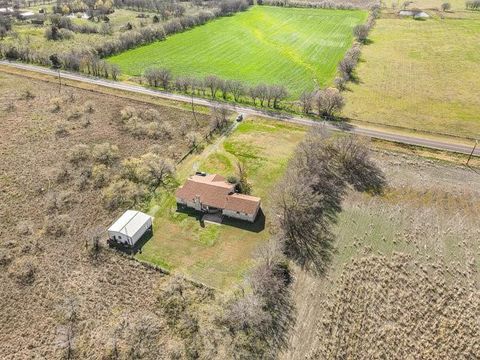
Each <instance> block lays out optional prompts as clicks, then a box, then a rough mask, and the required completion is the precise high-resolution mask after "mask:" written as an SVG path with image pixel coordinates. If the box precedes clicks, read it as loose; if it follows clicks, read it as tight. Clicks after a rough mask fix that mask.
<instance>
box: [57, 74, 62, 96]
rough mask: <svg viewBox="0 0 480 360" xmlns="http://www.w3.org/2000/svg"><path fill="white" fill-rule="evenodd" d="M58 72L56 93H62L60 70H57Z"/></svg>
mask: <svg viewBox="0 0 480 360" xmlns="http://www.w3.org/2000/svg"><path fill="white" fill-rule="evenodd" d="M57 71H58V93H59V94H60V93H61V92H62V77H61V76H60V68H58V69H57Z"/></svg>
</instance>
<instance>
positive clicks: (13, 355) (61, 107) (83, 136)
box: [0, 73, 209, 359]
mask: <svg viewBox="0 0 480 360" xmlns="http://www.w3.org/2000/svg"><path fill="white" fill-rule="evenodd" d="M0 92H1V93H2V96H1V97H0V109H2V111H0V157H1V161H0V237H1V239H2V240H1V241H0V283H1V284H2V285H1V291H0V303H1V304H2V305H1V309H2V310H1V321H0V339H1V342H2V345H1V346H0V358H2V359H26V358H34V357H36V358H47V359H57V358H61V357H62V356H63V355H64V354H65V352H66V351H67V348H68V344H69V340H68V339H69V338H70V337H72V336H73V342H72V344H73V350H74V351H73V354H74V357H75V358H82V359H84V358H92V359H96V358H102V357H105V356H107V355H108V354H109V353H111V351H113V350H112V349H113V347H114V345H113V344H117V345H118V349H119V354H120V358H127V357H128V356H129V355H128V354H130V353H131V352H132V351H134V352H137V353H138V354H141V355H142V356H143V358H151V359H157V358H170V357H171V356H174V355H178V356H180V357H185V351H186V350H185V346H184V342H185V340H184V339H183V338H182V337H181V336H179V335H178V334H174V333H171V332H170V331H169V330H168V329H166V328H165V323H166V321H165V315H164V314H163V313H162V312H161V310H160V309H159V307H158V295H159V291H160V290H159V289H160V287H161V286H163V284H164V283H165V277H164V276H163V275H162V274H160V273H158V272H157V271H155V270H153V269H150V268H147V267H145V266H143V265H141V264H139V263H137V262H135V261H133V260H130V259H128V258H125V257H123V256H119V255H118V254H115V253H113V252H111V251H108V250H106V249H105V248H104V247H102V249H101V250H100V253H99V254H98V256H96V257H95V259H94V260H93V258H92V257H91V256H90V255H89V250H88V249H87V248H86V241H87V237H86V235H85V230H89V229H93V228H96V227H98V226H101V227H103V228H105V227H106V226H107V225H108V224H109V223H111V222H112V221H113V220H114V219H115V218H116V217H117V216H118V214H119V213H120V212H121V211H122V210H123V209H119V210H117V211H115V212H109V211H108V210H106V209H105V207H104V206H103V203H102V199H101V196H100V194H101V190H100V189H97V188H96V187H95V186H93V185H91V184H86V185H87V186H85V184H83V186H82V184H81V179H82V177H83V176H86V175H85V174H83V170H85V169H83V170H82V166H83V165H82V162H81V161H80V163H79V165H75V164H71V163H70V161H69V155H70V149H72V148H73V147H74V146H75V145H78V144H80V143H84V144H86V145H88V147H89V148H92V147H94V146H95V145H96V144H101V143H105V142H108V143H110V144H112V145H114V146H117V147H118V156H119V161H120V160H121V159H125V158H127V157H131V156H135V157H137V156H141V155H142V154H144V153H146V152H148V151H149V149H150V148H151V147H154V148H155V151H157V152H162V153H163V154H164V156H166V157H167V156H168V157H172V158H174V159H178V158H179V157H180V156H181V155H183V153H184V152H186V151H187V144H186V142H185V140H184V138H183V137H182V136H181V135H180V134H174V135H173V136H172V137H171V138H170V139H164V140H162V141H159V140H152V139H148V138H138V137H133V136H132V135H131V134H129V133H127V132H125V131H123V130H122V129H121V127H120V126H118V124H117V123H116V121H115V120H116V118H117V117H119V116H120V110H121V109H123V108H124V107H125V106H127V105H129V106H133V107H135V108H137V109H139V110H140V111H145V110H147V109H150V108H153V109H155V110H157V111H158V114H159V121H164V122H167V121H168V122H169V123H170V124H171V126H172V128H173V129H177V128H178V127H179V126H185V124H186V126H188V127H189V128H190V129H191V130H195V131H199V132H202V133H204V132H205V131H206V129H207V127H208V122H209V117H208V116H206V115H202V114H197V118H198V119H199V120H200V123H199V124H198V125H195V123H194V122H193V119H192V117H191V114H190V113H189V112H188V111H182V110H181V109H174V108H169V107H165V106H155V105H152V104H146V103H143V102H141V101H135V100H128V99H125V98H121V97H115V96H110V95H106V94H102V93H96V92H92V91H87V90H81V89H76V88H71V87H63V89H62V94H60V95H59V94H58V88H57V86H56V85H55V84H52V83H48V82H43V81H40V80H34V79H27V78H24V77H19V76H15V75H9V74H5V73H0ZM27 92H28V93H30V94H33V95H34V96H28V97H27V96H25V94H26V93H27ZM51 99H56V100H55V101H54V103H55V104H54V105H55V106H54V110H55V111H53V112H52V105H51V104H52V101H51ZM12 103H14V104H15V106H14V107H11V106H10V104H12ZM57 105H58V106H57ZM87 105H88V106H87ZM4 108H9V109H10V111H3V109H4ZM92 108H93V110H91V109H92ZM72 114H75V115H74V116H72ZM67 118H68V119H67ZM59 125H62V126H63V127H64V128H65V131H64V132H62V135H61V136H59V132H58V131H57V129H58V126H59ZM196 291H197V290H196V289H195V288H194V287H191V286H187V287H186V290H185V296H186V297H188V296H189V294H195V293H196ZM66 303H68V304H70V305H68V306H66V305H65V304H66ZM72 304H74V305H72ZM67 310H68V311H67ZM66 312H68V314H70V315H68V314H67V315H68V316H67V315H66ZM72 312H74V316H73V315H72ZM139 339H141V340H139ZM137 342H140V343H137ZM132 349H135V350H132Z"/></svg>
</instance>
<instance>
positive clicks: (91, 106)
mask: <svg viewBox="0 0 480 360" xmlns="http://www.w3.org/2000/svg"><path fill="white" fill-rule="evenodd" d="M84 109H85V112H86V113H88V114H93V113H94V112H95V104H94V103H93V102H92V101H86V102H85V105H84Z"/></svg>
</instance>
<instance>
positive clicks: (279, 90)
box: [270, 85, 288, 109]
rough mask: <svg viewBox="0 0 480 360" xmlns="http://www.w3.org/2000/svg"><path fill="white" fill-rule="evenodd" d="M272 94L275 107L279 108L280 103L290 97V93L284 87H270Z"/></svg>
mask: <svg viewBox="0 0 480 360" xmlns="http://www.w3.org/2000/svg"><path fill="white" fill-rule="evenodd" d="M270 94H271V97H272V100H273V107H274V108H275V109H277V108H278V105H279V103H280V101H282V100H284V99H286V98H287V97H288V91H287V89H286V88H285V86H283V85H273V86H271V87H270Z"/></svg>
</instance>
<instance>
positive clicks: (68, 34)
mask: <svg viewBox="0 0 480 360" xmlns="http://www.w3.org/2000/svg"><path fill="white" fill-rule="evenodd" d="M59 34H60V39H62V40H70V39H73V36H74V33H73V31H71V30H68V29H60V30H59Z"/></svg>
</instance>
